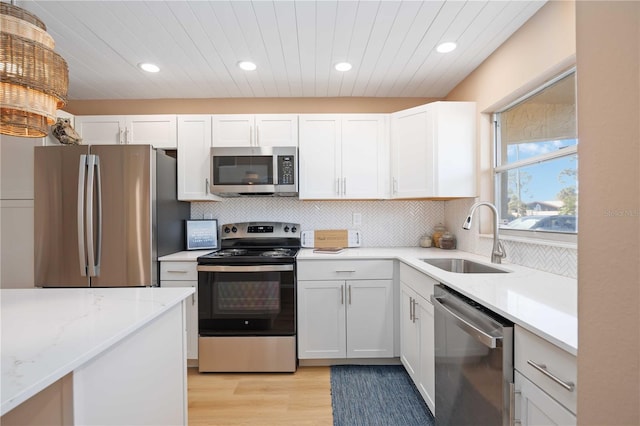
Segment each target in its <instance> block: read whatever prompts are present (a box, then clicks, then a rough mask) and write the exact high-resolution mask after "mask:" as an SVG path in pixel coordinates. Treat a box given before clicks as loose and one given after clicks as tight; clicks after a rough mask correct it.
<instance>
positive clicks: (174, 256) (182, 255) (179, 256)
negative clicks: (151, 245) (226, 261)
mask: <svg viewBox="0 0 640 426" xmlns="http://www.w3.org/2000/svg"><path fill="white" fill-rule="evenodd" d="M212 251H215V250H190V251H179V252H177V253H171V254H168V255H166V256H160V257H159V258H158V261H160V262H195V261H196V260H197V259H198V257H200V256H203V255H205V254H208V253H211V252H212Z"/></svg>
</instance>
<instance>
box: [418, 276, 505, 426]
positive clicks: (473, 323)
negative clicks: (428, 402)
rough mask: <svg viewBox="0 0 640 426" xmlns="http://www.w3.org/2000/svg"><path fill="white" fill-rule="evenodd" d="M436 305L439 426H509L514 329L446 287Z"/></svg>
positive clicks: (437, 296)
mask: <svg viewBox="0 0 640 426" xmlns="http://www.w3.org/2000/svg"><path fill="white" fill-rule="evenodd" d="M431 301H432V302H433V306H434V309H435V314H434V316H435V370H436V377H435V379H436V380H435V382H436V386H435V394H436V401H435V405H436V408H435V411H436V412H435V418H436V425H439V426H461V425H474V426H481V425H487V426H499V425H503V426H507V425H510V424H511V419H512V418H513V410H514V407H513V402H514V400H513V323H512V322H510V321H508V320H506V319H504V318H502V317H500V316H499V315H496V314H495V313H494V312H491V311H489V310H487V309H486V308H484V307H483V306H481V305H479V304H478V303H476V302H474V301H473V300H471V299H469V298H468V297H466V296H464V295H462V294H460V293H458V292H456V291H455V290H452V289H450V288H448V287H446V286H444V285H442V284H439V285H436V286H435V287H434V294H433V296H431Z"/></svg>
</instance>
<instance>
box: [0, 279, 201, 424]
mask: <svg viewBox="0 0 640 426" xmlns="http://www.w3.org/2000/svg"><path fill="white" fill-rule="evenodd" d="M193 291H194V289H193V288H148V287H147V288H82V289H80V288H56V289H41V288H35V289H21V290H2V291H1V292H0V298H1V299H0V305H1V310H2V314H1V315H2V317H1V320H2V330H1V331H2V336H1V339H2V340H1V343H2V365H1V379H2V395H1V398H2V401H1V402H2V406H1V407H2V410H1V415H2V416H3V417H2V423H4V422H5V421H7V423H11V422H10V421H8V420H9V419H13V418H14V417H13V416H19V417H16V418H19V419H20V421H24V422H25V423H26V424H29V423H33V424H35V423H43V422H46V423H47V424H55V423H59V424H102V425H105V424H157V425H160V424H186V422H187V393H186V391H187V386H186V356H185V350H186V346H185V344H186V342H185V317H184V307H183V303H182V302H183V300H184V299H185V298H187V297H188V296H189V295H191V294H192V293H193ZM45 394H46V395H47V396H46V398H42V395H45ZM42 411H44V414H43V413H42ZM48 411H51V413H52V414H51V416H52V417H44V418H43V417H38V416H42V415H48V414H47V412H48Z"/></svg>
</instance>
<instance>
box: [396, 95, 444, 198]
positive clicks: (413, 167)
mask: <svg viewBox="0 0 640 426" xmlns="http://www.w3.org/2000/svg"><path fill="white" fill-rule="evenodd" d="M430 115H431V112H430V110H429V108H428V105H423V106H420V107H416V108H411V109H409V110H405V111H401V112H398V113H394V114H392V115H391V156H392V175H393V177H392V179H393V180H392V196H393V197H395V198H420V197H431V196H433V193H434V191H433V183H434V156H433V140H432V139H431V138H429V137H428V134H429V130H430V126H429V122H430V120H431V117H430Z"/></svg>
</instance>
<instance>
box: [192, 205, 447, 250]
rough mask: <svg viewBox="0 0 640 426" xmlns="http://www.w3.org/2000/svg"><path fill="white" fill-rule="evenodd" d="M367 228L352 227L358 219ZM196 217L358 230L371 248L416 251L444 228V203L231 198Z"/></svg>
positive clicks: (196, 210)
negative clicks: (358, 216)
mask: <svg viewBox="0 0 640 426" xmlns="http://www.w3.org/2000/svg"><path fill="white" fill-rule="evenodd" d="M354 213H359V214H361V215H362V224H361V225H358V226H355V225H353V214H354ZM191 218H192V219H203V218H212V219H218V223H219V224H224V223H232V222H251V221H278V222H294V223H299V224H300V227H301V228H302V230H303V231H306V230H313V229H359V230H360V231H361V233H362V245H363V246H366V247H407V246H417V245H418V241H419V240H420V237H421V236H422V235H423V234H425V233H427V232H429V233H430V232H431V230H432V229H433V227H434V226H435V225H437V224H438V223H444V201H300V200H298V199H296V198H284V197H281V198H276V197H273V198H271V197H261V198H230V199H226V200H224V201H222V202H218V203H205V202H198V203H191Z"/></svg>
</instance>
